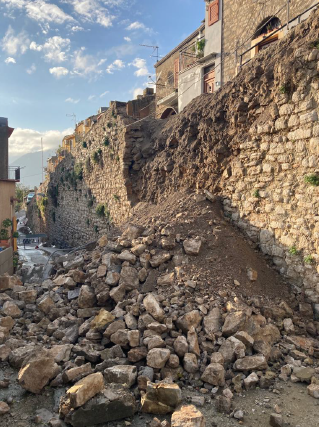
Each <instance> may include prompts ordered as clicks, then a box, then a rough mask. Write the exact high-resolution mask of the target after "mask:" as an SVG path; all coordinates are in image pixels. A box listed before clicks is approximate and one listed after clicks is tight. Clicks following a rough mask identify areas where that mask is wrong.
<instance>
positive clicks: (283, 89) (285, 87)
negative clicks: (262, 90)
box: [279, 85, 288, 94]
mask: <svg viewBox="0 0 319 427" xmlns="http://www.w3.org/2000/svg"><path fill="white" fill-rule="evenodd" d="M279 92H280V93H282V94H284V93H288V88H287V86H286V85H282V86H280V88H279Z"/></svg>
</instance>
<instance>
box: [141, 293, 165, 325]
mask: <svg viewBox="0 0 319 427" xmlns="http://www.w3.org/2000/svg"><path fill="white" fill-rule="evenodd" d="M143 305H144V307H145V310H146V311H147V312H148V313H149V314H150V315H151V316H152V317H154V319H155V320H158V321H159V322H161V321H163V319H164V316H165V313H164V310H163V309H162V308H161V306H160V305H159V303H158V301H157V299H156V298H155V297H154V295H152V294H148V295H147V296H146V297H145V298H144V300H143Z"/></svg>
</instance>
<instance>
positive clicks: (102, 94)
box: [100, 90, 110, 98]
mask: <svg viewBox="0 0 319 427" xmlns="http://www.w3.org/2000/svg"><path fill="white" fill-rule="evenodd" d="M108 93H110V92H109V91H108V90H106V91H105V92H103V93H101V95H100V98H103V97H104V96H105V95H107V94H108Z"/></svg>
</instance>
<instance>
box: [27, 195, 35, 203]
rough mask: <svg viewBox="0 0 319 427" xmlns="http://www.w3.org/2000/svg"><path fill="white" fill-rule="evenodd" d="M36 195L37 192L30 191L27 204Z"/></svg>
mask: <svg viewBox="0 0 319 427" xmlns="http://www.w3.org/2000/svg"><path fill="white" fill-rule="evenodd" d="M34 195H35V193H29V194H28V195H27V204H29V203H30V202H31V200H32V199H33V197H34Z"/></svg>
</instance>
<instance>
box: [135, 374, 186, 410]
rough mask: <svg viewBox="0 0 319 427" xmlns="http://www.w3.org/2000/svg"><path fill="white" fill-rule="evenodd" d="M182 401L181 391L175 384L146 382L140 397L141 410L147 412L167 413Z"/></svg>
mask: <svg viewBox="0 0 319 427" xmlns="http://www.w3.org/2000/svg"><path fill="white" fill-rule="evenodd" d="M181 401H182V393H181V390H180V388H179V386H178V385H177V384H168V383H157V384H154V383H151V382H148V383H147V388H146V394H145V395H144V396H143V397H142V400H141V404H142V412H146V413H148V414H159V415H164V414H169V413H171V412H173V411H174V408H176V407H177V405H179V404H180V402H181Z"/></svg>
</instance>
